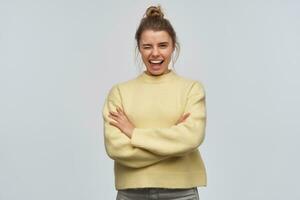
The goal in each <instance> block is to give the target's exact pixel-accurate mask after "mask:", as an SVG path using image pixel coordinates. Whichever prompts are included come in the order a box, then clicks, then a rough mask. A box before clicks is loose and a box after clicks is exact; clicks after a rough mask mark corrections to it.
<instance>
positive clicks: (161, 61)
mask: <svg viewBox="0 0 300 200" xmlns="http://www.w3.org/2000/svg"><path fill="white" fill-rule="evenodd" d="M163 62H164V60H149V63H150V64H152V65H161V64H162V63H163Z"/></svg>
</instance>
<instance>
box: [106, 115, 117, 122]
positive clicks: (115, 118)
mask: <svg viewBox="0 0 300 200" xmlns="http://www.w3.org/2000/svg"><path fill="white" fill-rule="evenodd" d="M108 116H109V117H110V118H112V119H114V120H116V121H118V116H114V115H110V114H109V115H108Z"/></svg>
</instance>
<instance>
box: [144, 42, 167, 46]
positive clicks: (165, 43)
mask: <svg viewBox="0 0 300 200" xmlns="http://www.w3.org/2000/svg"><path fill="white" fill-rule="evenodd" d="M158 44H160V45H161V44H169V42H160V43H158ZM142 46H151V44H147V43H145V44H142Z"/></svg>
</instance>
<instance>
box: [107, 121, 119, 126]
mask: <svg viewBox="0 0 300 200" xmlns="http://www.w3.org/2000/svg"><path fill="white" fill-rule="evenodd" d="M109 124H110V125H113V126H115V127H117V128H119V126H118V123H116V122H113V121H110V122H109Z"/></svg>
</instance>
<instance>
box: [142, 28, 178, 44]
mask: <svg viewBox="0 0 300 200" xmlns="http://www.w3.org/2000/svg"><path fill="white" fill-rule="evenodd" d="M171 41H172V39H171V37H170V35H169V34H168V33H167V32H166V31H153V30H145V31H143V33H142V35H141V44H144V43H159V42H171Z"/></svg>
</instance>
